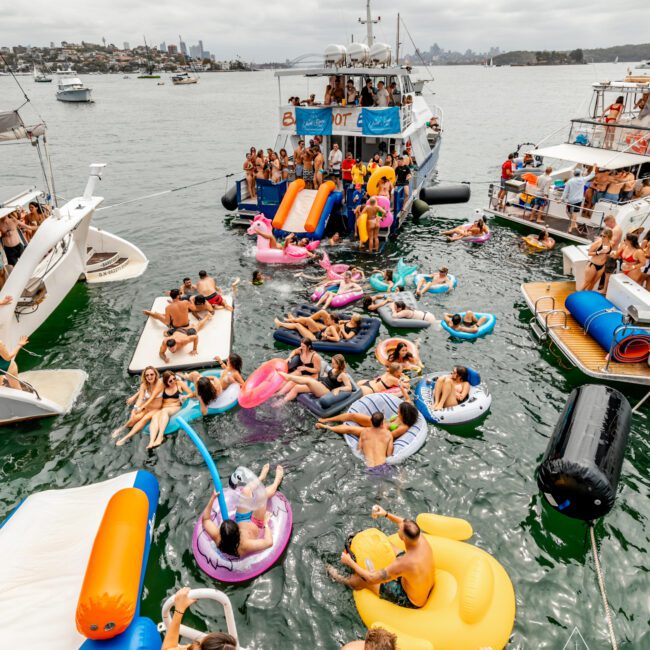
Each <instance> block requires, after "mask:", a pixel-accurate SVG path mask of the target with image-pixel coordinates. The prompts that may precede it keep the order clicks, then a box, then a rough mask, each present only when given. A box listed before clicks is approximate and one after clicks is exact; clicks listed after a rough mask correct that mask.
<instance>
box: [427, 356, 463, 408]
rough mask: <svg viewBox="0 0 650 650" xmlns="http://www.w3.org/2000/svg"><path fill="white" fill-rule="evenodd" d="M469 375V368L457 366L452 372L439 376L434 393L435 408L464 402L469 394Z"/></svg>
mask: <svg viewBox="0 0 650 650" xmlns="http://www.w3.org/2000/svg"><path fill="white" fill-rule="evenodd" d="M468 376H469V374H468V372H467V368H465V367H464V366H456V367H455V368H454V369H453V370H452V371H451V374H449V375H444V376H442V377H438V379H436V387H435V390H434V393H433V410H434V411H438V410H440V409H443V408H449V407H451V406H458V404H460V403H461V402H464V401H465V400H466V399H467V396H468V395H469V388H470V385H469V380H468Z"/></svg>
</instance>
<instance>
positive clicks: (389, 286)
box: [372, 269, 395, 291]
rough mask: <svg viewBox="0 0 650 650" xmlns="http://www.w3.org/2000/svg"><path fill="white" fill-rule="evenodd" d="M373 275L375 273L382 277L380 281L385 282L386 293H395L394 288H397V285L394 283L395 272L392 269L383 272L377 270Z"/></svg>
mask: <svg viewBox="0 0 650 650" xmlns="http://www.w3.org/2000/svg"><path fill="white" fill-rule="evenodd" d="M372 273H373V275H374V274H375V273H379V274H380V275H381V278H379V279H380V280H383V281H384V282H385V283H386V291H393V287H394V286H395V283H394V282H393V270H392V269H386V270H385V271H382V270H380V269H375V270H374V271H373V272H372Z"/></svg>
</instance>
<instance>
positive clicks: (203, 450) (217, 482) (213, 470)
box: [177, 418, 230, 521]
mask: <svg viewBox="0 0 650 650" xmlns="http://www.w3.org/2000/svg"><path fill="white" fill-rule="evenodd" d="M177 422H178V426H179V427H180V428H181V429H183V431H185V433H186V434H187V435H188V436H189V438H190V440H191V441H192V442H193V443H194V445H195V446H196V448H197V449H198V450H199V453H200V454H201V456H203V460H204V461H205V464H206V465H207V466H208V470H209V471H210V476H212V481H213V482H214V487H215V489H216V491H217V492H218V493H219V496H218V497H217V498H218V499H219V510H221V518H222V519H223V520H224V521H226V519H229V518H230V517H228V506H227V505H226V499H225V498H224V496H223V486H222V485H221V478H220V477H219V472H218V471H217V466H216V465H215V464H214V461H213V460H212V456H210V452H209V451H208V448H207V447H206V446H205V444H204V443H203V440H201V438H199V434H198V433H197V432H196V431H194V429H193V428H192V427H191V426H190V425H189V424H188V423H187V422H185V420H184V419H183V418H177Z"/></svg>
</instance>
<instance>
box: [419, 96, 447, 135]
mask: <svg viewBox="0 0 650 650" xmlns="http://www.w3.org/2000/svg"><path fill="white" fill-rule="evenodd" d="M422 97H424V101H425V102H426V103H427V106H428V107H429V110H430V111H431V112H432V113H433V117H434V119H435V121H436V122H437V124H438V130H439V131H442V123H443V119H444V112H443V110H442V108H441V107H440V106H438V104H436V103H434V101H433V95H425V94H423V95H422Z"/></svg>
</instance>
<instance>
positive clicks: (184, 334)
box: [159, 314, 212, 363]
mask: <svg viewBox="0 0 650 650" xmlns="http://www.w3.org/2000/svg"><path fill="white" fill-rule="evenodd" d="M211 318H212V314H208V315H207V316H204V317H203V318H202V319H201V320H200V321H199V322H198V323H197V325H196V327H174V328H170V329H168V330H167V331H166V332H165V336H164V338H163V341H162V344H161V345H160V350H159V355H160V358H161V359H162V360H163V361H164V362H165V363H169V358H168V357H167V352H169V353H171V354H176V353H177V352H181V351H182V350H183V348H184V347H185V346H186V345H189V344H190V343H191V344H192V350H191V351H190V354H191V355H192V356H196V355H197V354H198V347H199V332H200V331H201V330H202V329H203V327H205V325H206V324H207V323H208V321H209V320H210V319H211Z"/></svg>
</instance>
